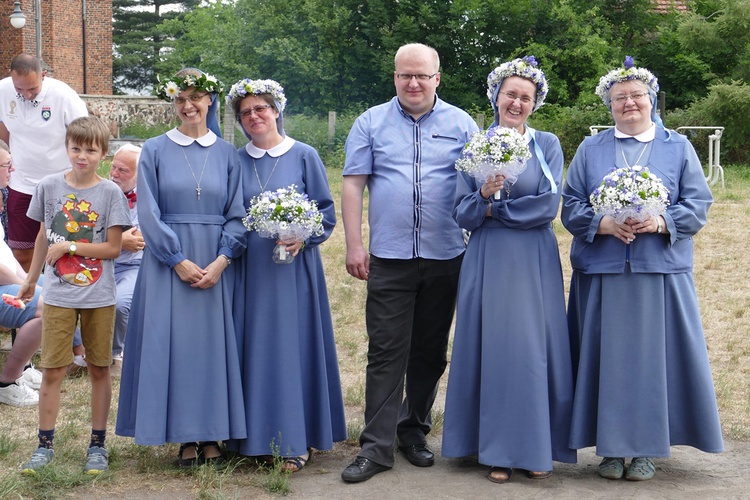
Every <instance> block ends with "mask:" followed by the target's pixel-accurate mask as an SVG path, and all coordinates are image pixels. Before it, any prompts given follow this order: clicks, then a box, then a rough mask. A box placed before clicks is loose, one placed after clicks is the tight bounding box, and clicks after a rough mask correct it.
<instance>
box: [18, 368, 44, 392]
mask: <svg viewBox="0 0 750 500" xmlns="http://www.w3.org/2000/svg"><path fill="white" fill-rule="evenodd" d="M21 378H22V379H23V381H24V382H26V385H28V386H29V387H31V388H32V389H36V390H39V388H40V387H42V372H40V371H39V370H37V369H36V368H34V366H33V365H32V366H30V367H28V368H26V369H25V370H24V371H23V375H21Z"/></svg>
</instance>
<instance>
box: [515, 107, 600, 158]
mask: <svg viewBox="0 0 750 500" xmlns="http://www.w3.org/2000/svg"><path fill="white" fill-rule="evenodd" d="M612 124H613V123H612V116H611V115H610V113H609V110H608V109H607V108H606V107H605V106H604V105H602V104H601V103H599V104H587V105H585V106H583V107H575V108H571V107H565V106H559V105H557V104H545V105H544V106H542V107H541V108H540V109H539V111H537V112H535V113H534V114H532V115H531V117H530V118H529V125H530V126H531V127H532V128H534V129H537V130H543V131H545V132H552V133H553V134H555V135H556V136H557V137H558V138H559V139H560V145H561V146H562V150H563V154H564V156H565V164H566V165H567V164H569V163H570V161H571V160H572V159H573V156H574V155H575V153H576V150H577V149H578V145H579V144H581V142H582V141H583V139H584V137H586V136H587V135H591V132H590V130H589V126H592V125H612Z"/></svg>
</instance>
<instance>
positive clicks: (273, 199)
mask: <svg viewBox="0 0 750 500" xmlns="http://www.w3.org/2000/svg"><path fill="white" fill-rule="evenodd" d="M242 223H243V224H244V225H245V227H246V228H247V230H248V231H256V232H257V233H258V235H259V236H261V237H263V238H272V239H279V240H281V241H305V240H306V239H308V238H309V237H310V236H320V235H321V234H323V214H322V213H320V212H319V211H318V204H317V202H316V201H315V200H310V199H309V198H308V196H307V194H305V193H298V192H297V186H296V185H294V184H292V185H291V186H289V187H287V188H279V189H277V190H276V191H264V192H262V193H260V194H259V195H258V196H256V197H254V198H253V199H252V200H250V207H248V209H247V217H245V218H244V219H242ZM281 246H282V247H283V245H281ZM274 252H275V253H276V252H280V253H281V254H282V255H281V256H282V258H284V259H286V258H287V256H286V255H285V253H284V251H283V248H282V249H281V250H279V249H278V246H277V249H276V250H274ZM284 262H286V261H284ZM288 262H291V260H289V261H288Z"/></svg>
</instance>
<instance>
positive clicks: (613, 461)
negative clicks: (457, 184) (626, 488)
mask: <svg viewBox="0 0 750 500" xmlns="http://www.w3.org/2000/svg"><path fill="white" fill-rule="evenodd" d="M623 474H625V459H624V458H616V457H605V458H604V460H602V463H600V464H599V475H600V476H602V477H603V478H604V479H622V476H623Z"/></svg>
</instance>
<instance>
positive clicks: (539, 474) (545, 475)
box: [526, 470, 552, 479]
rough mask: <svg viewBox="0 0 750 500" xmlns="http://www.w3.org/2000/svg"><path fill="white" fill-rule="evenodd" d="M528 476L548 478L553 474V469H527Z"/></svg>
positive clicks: (531, 477) (530, 477)
mask: <svg viewBox="0 0 750 500" xmlns="http://www.w3.org/2000/svg"><path fill="white" fill-rule="evenodd" d="M526 476H527V477H528V478H529V479H547V478H548V477H551V476H552V471H551V470H545V471H533V470H527V471H526Z"/></svg>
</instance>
